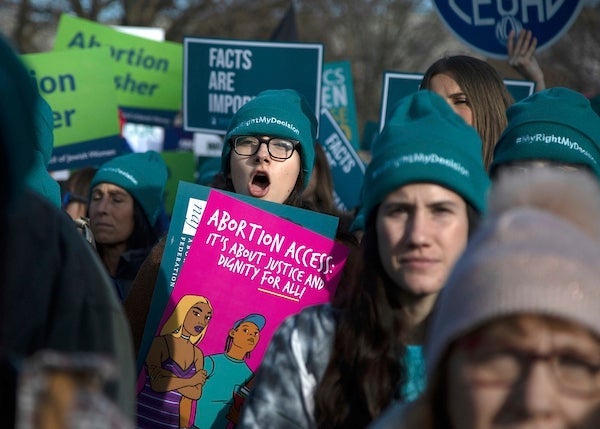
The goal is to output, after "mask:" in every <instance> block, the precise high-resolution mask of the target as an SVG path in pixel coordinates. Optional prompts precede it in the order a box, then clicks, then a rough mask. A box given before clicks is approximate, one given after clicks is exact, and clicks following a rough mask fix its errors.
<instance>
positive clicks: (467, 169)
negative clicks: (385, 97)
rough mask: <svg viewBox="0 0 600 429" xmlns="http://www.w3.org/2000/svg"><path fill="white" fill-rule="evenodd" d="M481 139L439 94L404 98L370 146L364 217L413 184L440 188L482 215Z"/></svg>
mask: <svg viewBox="0 0 600 429" xmlns="http://www.w3.org/2000/svg"><path fill="white" fill-rule="evenodd" d="M481 146H482V142H481V138H480V137H479V134H478V133H477V131H476V130H475V128H473V127H471V126H470V125H468V124H467V123H466V122H465V121H464V120H463V119H462V118H461V117H460V116H459V115H457V114H456V113H455V112H454V111H453V110H452V108H451V107H450V105H449V104H448V103H447V102H446V101H445V100H444V99H443V98H442V97H440V96H439V95H437V94H436V93H434V92H431V91H429V90H421V91H417V92H416V93H414V94H411V95H409V96H406V97H404V98H402V99H401V100H400V101H399V102H398V104H397V105H396V107H395V109H394V112H393V113H392V116H391V117H390V119H389V120H388V122H387V123H386V125H385V127H384V128H383V130H382V131H381V133H380V134H379V135H378V136H377V138H376V140H375V141H374V143H373V145H372V148H371V151H372V159H371V162H370V163H369V165H368V167H367V171H366V173H365V180H364V184H363V193H362V208H361V211H362V216H363V218H364V220H365V221H366V220H367V219H368V218H369V216H370V215H371V212H372V210H373V209H374V208H375V207H376V206H377V205H379V204H380V203H381V202H382V201H383V200H384V199H385V197H386V196H387V194H389V193H390V192H392V191H394V190H395V189H397V188H399V187H401V186H404V185H407V184H411V183H433V184H437V185H440V186H443V187H445V188H447V189H449V190H451V191H453V192H455V193H456V194H458V195H459V196H461V197H462V198H463V199H464V200H465V201H466V202H467V203H468V204H470V205H471V206H473V207H474V208H475V210H477V211H478V212H479V213H483V212H485V209H486V198H487V191H488V188H489V185H490V181H489V178H488V175H487V172H486V170H485V167H484V164H483V158H482V156H481Z"/></svg>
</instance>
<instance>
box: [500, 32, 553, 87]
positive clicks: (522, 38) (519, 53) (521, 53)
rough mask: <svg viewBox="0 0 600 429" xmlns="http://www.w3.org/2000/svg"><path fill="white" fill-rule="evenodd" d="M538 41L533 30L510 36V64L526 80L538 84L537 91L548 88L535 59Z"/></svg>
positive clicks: (512, 33) (511, 33)
mask: <svg viewBox="0 0 600 429" xmlns="http://www.w3.org/2000/svg"><path fill="white" fill-rule="evenodd" d="M515 38H516V40H515ZM536 47H537V39H536V38H535V37H533V33H532V32H531V30H522V31H520V32H519V35H518V36H516V37H515V30H514V29H513V30H511V31H510V33H509V35H508V64H510V65H511V66H512V67H513V68H514V69H515V70H516V71H518V72H519V73H520V74H521V76H523V77H524V78H525V79H528V80H532V81H534V82H535V84H536V88H535V90H536V91H541V90H543V89H545V88H546V82H545V81H544V72H543V71H542V69H541V67H540V65H539V64H538V62H537V60H536V59H535V49H536Z"/></svg>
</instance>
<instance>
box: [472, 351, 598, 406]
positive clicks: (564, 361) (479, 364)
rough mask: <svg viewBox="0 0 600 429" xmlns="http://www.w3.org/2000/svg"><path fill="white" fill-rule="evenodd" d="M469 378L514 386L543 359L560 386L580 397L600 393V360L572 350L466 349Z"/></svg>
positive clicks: (486, 382)
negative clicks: (541, 351) (544, 351)
mask: <svg viewBox="0 0 600 429" xmlns="http://www.w3.org/2000/svg"><path fill="white" fill-rule="evenodd" d="M464 350H465V351H466V365H465V367H464V368H465V371H466V374H467V377H468V379H469V380H470V381H471V382H473V383H475V384H481V385H497V386H506V387H509V386H513V385H516V384H518V383H519V382H522V381H523V380H524V379H525V378H526V377H527V374H528V372H529V371H530V369H531V366H532V365H533V364H534V363H536V362H538V361H543V362H545V363H546V364H548V365H549V367H550V368H551V372H552V375H553V376H554V379H555V381H556V383H557V386H558V387H559V388H561V389H562V390H564V391H566V392H570V393H572V394H574V395H579V396H590V395H596V394H598V393H599V392H600V359H592V358H591V357H589V356H584V355H583V354H580V353H577V352H576V351H571V350H564V351H561V350H557V351H553V352H550V353H536V352H533V351H529V350H521V349H518V348H515V347H509V346H506V347H504V346H500V345H498V346H489V347H485V346H483V347H473V348H469V347H466V348H464Z"/></svg>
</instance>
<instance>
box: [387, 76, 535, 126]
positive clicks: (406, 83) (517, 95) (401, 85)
mask: <svg viewBox="0 0 600 429" xmlns="http://www.w3.org/2000/svg"><path fill="white" fill-rule="evenodd" d="M422 79H423V74H422V73H401V72H384V74H383V85H382V90H381V93H382V94H381V109H380V116H379V130H380V131H381V130H382V129H383V126H384V125H385V123H386V122H387V120H388V119H389V117H390V115H391V114H392V112H393V110H394V107H395V106H396V103H397V102H398V101H399V100H400V99H401V98H402V97H404V96H406V95H409V94H411V93H413V92H415V91H418V90H419V85H420V84H421V80H422ZM503 82H504V85H505V86H506V89H507V90H508V92H510V94H511V95H512V96H513V98H514V99H515V101H519V100H521V99H523V98H525V97H527V96H529V95H531V94H533V92H534V91H535V83H534V82H532V81H527V80H512V79H503Z"/></svg>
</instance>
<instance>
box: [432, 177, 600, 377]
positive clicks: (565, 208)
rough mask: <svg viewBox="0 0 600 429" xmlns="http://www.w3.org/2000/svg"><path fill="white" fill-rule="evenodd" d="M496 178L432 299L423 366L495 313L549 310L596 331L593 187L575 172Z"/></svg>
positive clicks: (599, 245)
mask: <svg viewBox="0 0 600 429" xmlns="http://www.w3.org/2000/svg"><path fill="white" fill-rule="evenodd" d="M502 179H504V182H503V183H499V185H498V186H499V187H498V188H497V189H495V188H493V189H492V193H491V195H490V213H489V216H488V217H487V218H486V219H485V220H484V222H483V224H482V226H481V227H480V229H479V230H478V231H477V233H476V234H475V236H474V237H473V238H472V239H471V241H470V243H469V245H468V247H467V249H466V251H465V253H464V254H463V255H462V257H461V258H460V259H459V261H458V262H457V264H456V266H455V267H454V270H453V272H452V274H451V275H450V277H449V279H448V282H447V284H446V286H445V287H444V289H443V290H442V292H441V294H440V296H439V298H438V300H437V303H436V308H435V310H434V313H433V316H432V322H431V324H430V331H429V337H428V339H427V345H426V361H427V370H428V371H429V373H432V372H434V371H435V369H436V368H437V367H438V366H439V364H440V361H441V360H442V359H443V356H444V354H445V353H446V352H447V350H448V348H449V346H450V344H451V343H452V342H454V341H455V340H456V339H458V338H460V337H462V336H463V335H465V334H467V333H469V332H472V331H473V330H475V329H477V328H478V327H480V326H481V325H482V324H484V323H486V322H489V321H491V320H492V319H495V318H498V317H503V316H509V315H516V314H522V313H527V314H539V315H548V316H555V317H558V318H561V319H566V320H569V321H573V322H575V323H578V324H580V325H582V326H583V327H586V328H588V329H590V330H591V331H592V332H593V333H595V334H596V335H599V336H600V311H598V309H599V308H600V287H598V279H599V278H600V264H599V263H598V261H600V240H599V237H600V233H599V229H600V226H598V225H597V224H598V222H597V214H598V210H599V209H600V187H598V185H597V183H595V182H596V181H595V180H594V178H593V176H592V175H590V174H586V173H583V172H577V173H573V172H570V173H569V172H562V171H547V170H546V171H541V172H540V171H538V172H536V171H531V172H525V173H522V174H518V175H513V176H504V177H502V178H501V182H502ZM517 184H518V185H519V186H515V185H517ZM561 184H562V185H561ZM557 187H559V189H556V188H557ZM507 194H508V197H507V196H506V195H507ZM547 197H548V198H549V199H550V201H548V198H547ZM495 199H497V200H498V203H496V206H494V205H493V204H492V203H494V202H495ZM507 200H508V201H507Z"/></svg>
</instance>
